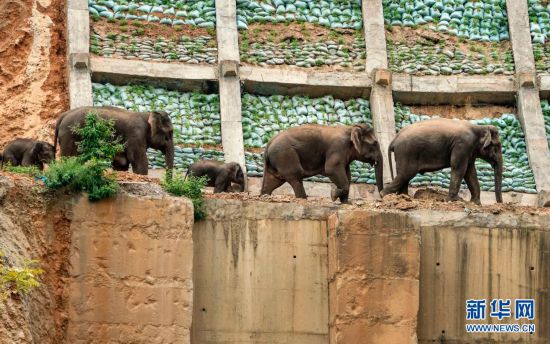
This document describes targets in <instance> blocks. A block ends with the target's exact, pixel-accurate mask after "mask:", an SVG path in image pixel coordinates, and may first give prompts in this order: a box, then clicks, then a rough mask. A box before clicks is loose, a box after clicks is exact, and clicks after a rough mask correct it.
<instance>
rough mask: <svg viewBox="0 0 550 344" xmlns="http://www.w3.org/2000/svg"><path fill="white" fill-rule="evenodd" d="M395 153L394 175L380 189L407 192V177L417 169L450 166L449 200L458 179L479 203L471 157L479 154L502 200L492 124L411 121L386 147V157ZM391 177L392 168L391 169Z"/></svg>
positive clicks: (496, 140)
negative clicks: (489, 167) (493, 175)
mask: <svg viewBox="0 0 550 344" xmlns="http://www.w3.org/2000/svg"><path fill="white" fill-rule="evenodd" d="M392 151H393V152H394V153H395V163H396V170H397V176H396V177H395V179H393V181H392V182H391V183H390V184H388V185H387V186H386V187H385V188H384V190H383V191H382V192H381V194H380V195H381V196H384V195H387V194H389V193H393V192H396V193H407V192H408V186H409V181H410V180H411V179H412V178H414V176H415V175H416V174H417V173H424V172H431V171H437V170H441V169H443V168H446V167H450V168H451V183H450V187H449V197H448V199H449V200H450V201H456V200H457V199H458V191H459V189H460V183H462V180H463V179H465V180H466V185H468V189H469V190H470V193H471V202H475V203H477V204H480V199H479V196H480V189H479V181H478V179H477V173H476V167H475V160H476V158H481V159H483V160H485V161H487V162H488V163H490V164H491V166H492V167H493V169H494V171H495V195H496V200H497V202H499V203H502V148H501V144H500V139H499V135H498V130H497V128H496V127H494V126H492V125H475V124H472V123H470V122H467V121H456V120H451V119H432V120H427V121H422V122H417V123H414V124H411V125H409V126H407V127H406V128H404V129H403V130H401V131H400V132H399V134H397V136H396V137H395V139H394V140H393V141H392V143H391V144H390V146H389V148H388V159H390V169H391V156H390V155H391V152H392ZM392 177H393V171H392Z"/></svg>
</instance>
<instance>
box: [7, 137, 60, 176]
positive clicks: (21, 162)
mask: <svg viewBox="0 0 550 344" xmlns="http://www.w3.org/2000/svg"><path fill="white" fill-rule="evenodd" d="M54 152H55V150H54V147H53V146H52V145H51V144H49V143H47V142H44V141H37V140H33V139H25V138H17V139H15V140H13V141H10V142H8V144H7V145H6V147H5V148H4V153H3V154H2V164H4V163H10V164H11V165H12V166H33V165H34V166H36V167H38V168H39V169H40V170H43V169H44V164H49V163H50V162H51V161H52V160H53V159H54Z"/></svg>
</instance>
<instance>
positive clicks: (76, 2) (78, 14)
mask: <svg viewBox="0 0 550 344" xmlns="http://www.w3.org/2000/svg"><path fill="white" fill-rule="evenodd" d="M89 49H90V14H89V12H88V2H87V1H86V0H71V1H68V2H67V54H68V57H69V58H68V61H69V65H68V66H67V68H68V73H69V103H70V107H71V109H74V108H76V107H79V106H91V105H92V82H91V79H90V69H89V66H87V67H85V68H81V67H80V68H77V67H76V66H75V65H73V64H72V63H70V62H71V60H72V58H73V56H74V55H75V54H83V55H88V54H89Z"/></svg>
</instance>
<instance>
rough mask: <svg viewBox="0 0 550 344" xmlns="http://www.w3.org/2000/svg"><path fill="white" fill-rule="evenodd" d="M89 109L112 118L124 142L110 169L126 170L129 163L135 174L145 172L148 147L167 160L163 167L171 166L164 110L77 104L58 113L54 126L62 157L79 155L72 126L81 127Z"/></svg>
mask: <svg viewBox="0 0 550 344" xmlns="http://www.w3.org/2000/svg"><path fill="white" fill-rule="evenodd" d="M90 112H92V113H96V114H98V115H99V116H100V117H102V118H104V119H113V120H114V123H115V133H116V135H117V136H118V137H120V138H121V140H122V142H123V143H124V151H123V152H122V153H119V154H117V155H116V156H115V159H114V161H113V168H114V169H115V170H120V171H127V170H128V168H129V166H130V165H131V166H132V170H133V171H134V173H138V174H145V175H146V174H147V172H148V169H149V164H148V161H147V148H149V147H150V148H154V149H158V150H160V151H161V152H162V153H163V154H164V157H165V160H166V169H167V170H171V169H173V167H174V141H173V128H172V122H171V121H170V117H169V116H168V114H167V113H166V112H164V111H151V112H132V111H127V110H124V109H120V108H116V107H91V106H88V107H80V108H76V109H73V110H70V111H67V112H65V113H63V114H61V115H60V117H59V119H58V120H57V124H56V127H55V138H54V147H56V146H57V141H58V138H59V147H60V152H61V156H76V155H78V152H77V146H76V143H77V142H78V141H79V138H78V137H77V135H76V134H75V133H74V132H73V130H72V128H74V127H75V126H83V125H84V122H85V119H86V115H88V114H89V113H90Z"/></svg>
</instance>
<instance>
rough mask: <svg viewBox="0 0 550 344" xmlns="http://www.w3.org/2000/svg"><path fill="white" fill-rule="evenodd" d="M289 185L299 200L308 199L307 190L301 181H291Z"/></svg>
mask: <svg viewBox="0 0 550 344" xmlns="http://www.w3.org/2000/svg"><path fill="white" fill-rule="evenodd" d="M288 183H289V184H290V186H292V189H293V190H294V196H296V197H297V198H307V195H306V190H305V189H304V183H303V182H302V181H301V180H300V179H292V180H289V181H288Z"/></svg>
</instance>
